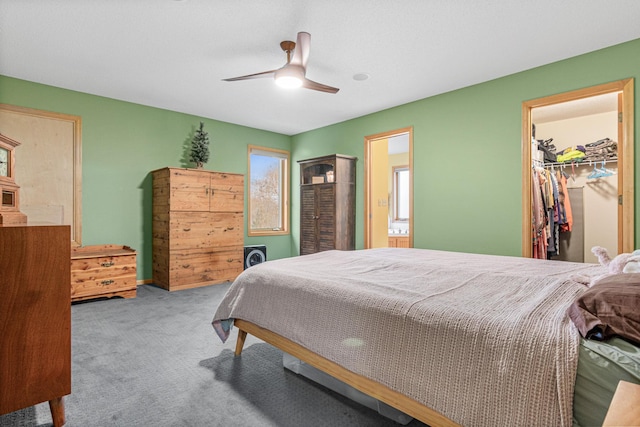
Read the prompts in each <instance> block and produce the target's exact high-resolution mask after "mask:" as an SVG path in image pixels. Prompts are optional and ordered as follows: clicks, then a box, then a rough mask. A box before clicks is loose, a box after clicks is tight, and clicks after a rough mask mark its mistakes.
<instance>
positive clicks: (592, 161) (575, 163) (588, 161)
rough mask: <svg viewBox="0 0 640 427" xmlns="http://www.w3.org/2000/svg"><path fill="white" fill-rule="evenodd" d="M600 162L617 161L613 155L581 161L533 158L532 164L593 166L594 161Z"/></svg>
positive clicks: (543, 165) (544, 165)
mask: <svg viewBox="0 0 640 427" xmlns="http://www.w3.org/2000/svg"><path fill="white" fill-rule="evenodd" d="M602 162H606V163H617V162H618V158H617V157H614V158H611V159H597V160H584V161H581V162H542V161H540V160H535V159H534V160H533V165H534V166H539V167H545V168H546V167H551V166H561V167H562V166H571V165H575V166H593V164H594V163H602Z"/></svg>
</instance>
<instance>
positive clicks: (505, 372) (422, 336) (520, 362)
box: [214, 248, 603, 427]
mask: <svg viewBox="0 0 640 427" xmlns="http://www.w3.org/2000/svg"><path fill="white" fill-rule="evenodd" d="M602 272H603V270H602V267H600V266H597V265H591V264H578V263H568V262H560V261H544V260H533V259H525V258H518V257H502V256H490V255H477V254H463V253H454V252H443V251H431V250H423V249H396V248H393V249H371V250H361V251H349V252H343V251H328V252H321V253H318V254H313V255H307V256H302V257H295V258H288V259H282V260H276V261H269V262H267V263H264V264H260V265H257V266H254V267H251V268H250V269H248V270H246V271H245V272H244V273H242V274H241V275H240V276H239V277H238V279H237V280H236V281H235V283H234V284H233V285H232V286H231V288H230V289H229V291H228V293H227V295H226V296H225V298H224V299H223V301H222V302H221V304H220V306H219V307H218V310H217V312H216V314H215V316H214V324H215V323H219V322H217V321H219V320H222V319H233V318H238V319H244V320H247V321H249V322H252V323H255V324H257V325H259V326H262V327H264V328H266V329H269V330H271V331H273V332H275V333H277V334H280V335H282V336H284V337H286V338H288V339H290V340H292V341H294V342H296V343H298V344H301V345H303V346H304V347H306V348H308V349H309V350H311V351H313V352H316V353H318V354H320V355H322V356H324V357H326V358H328V359H330V360H332V361H334V362H336V363H338V364H340V365H341V366H343V367H345V368H347V369H349V370H351V371H353V372H356V373H358V374H361V375H364V376H367V377H369V378H371V379H374V380H376V381H378V382H380V383H382V384H384V385H386V386H388V387H390V388H392V389H394V390H397V391H399V392H401V393H403V394H405V395H407V396H409V397H411V398H413V399H415V400H417V401H419V402H421V403H424V404H425V405H426V406H428V407H430V408H432V409H434V410H436V411H438V412H440V413H442V414H443V415H445V416H447V417H448V418H450V419H452V420H453V421H456V422H458V423H460V424H462V425H464V426H491V427H494V426H527V427H533V426H541V427H551V426H571V423H572V421H571V419H572V398H573V386H574V380H575V374H576V368H577V359H578V343H579V334H578V332H577V330H576V329H575V328H574V326H573V324H572V323H571V322H570V320H569V318H568V316H567V315H566V314H565V312H566V310H567V307H568V306H569V305H570V304H571V302H572V301H573V299H574V297H575V296H576V295H577V294H579V293H581V292H583V291H584V290H586V287H585V286H584V285H582V284H578V283H576V282H574V281H572V280H570V279H569V276H571V275H572V274H582V275H589V276H592V275H597V274H601V273H602ZM218 326H219V325H218Z"/></svg>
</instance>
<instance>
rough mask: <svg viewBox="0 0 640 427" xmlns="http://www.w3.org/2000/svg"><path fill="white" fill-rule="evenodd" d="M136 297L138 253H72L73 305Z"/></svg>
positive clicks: (109, 249)
mask: <svg viewBox="0 0 640 427" xmlns="http://www.w3.org/2000/svg"><path fill="white" fill-rule="evenodd" d="M113 296H121V297H124V298H135V296H136V251H135V250H133V249H131V248H130V247H128V246H118V245H94V246H80V247H75V248H72V249H71V301H81V300H85V299H89V298H98V297H113Z"/></svg>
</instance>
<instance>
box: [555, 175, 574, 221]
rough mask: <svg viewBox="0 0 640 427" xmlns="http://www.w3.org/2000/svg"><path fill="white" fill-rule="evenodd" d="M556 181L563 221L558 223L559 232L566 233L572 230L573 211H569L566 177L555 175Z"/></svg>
mask: <svg viewBox="0 0 640 427" xmlns="http://www.w3.org/2000/svg"><path fill="white" fill-rule="evenodd" d="M557 178H558V181H559V182H560V197H559V202H560V204H561V205H562V207H563V212H564V216H563V218H562V219H564V221H561V222H560V232H561V233H563V232H567V231H571V230H572V229H573V211H572V210H571V200H570V199H569V190H568V189H567V177H566V176H565V175H564V174H563V173H562V172H559V171H558V173H557Z"/></svg>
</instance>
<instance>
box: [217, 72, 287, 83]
mask: <svg viewBox="0 0 640 427" xmlns="http://www.w3.org/2000/svg"><path fill="white" fill-rule="evenodd" d="M276 71H278V70H271V71H263V72H262V73H255V74H247V75H246V76H240V77H232V78H230V79H222V80H223V81H225V82H235V81H237V80H249V79H261V78H264V77H273V73H275V72H276Z"/></svg>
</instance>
